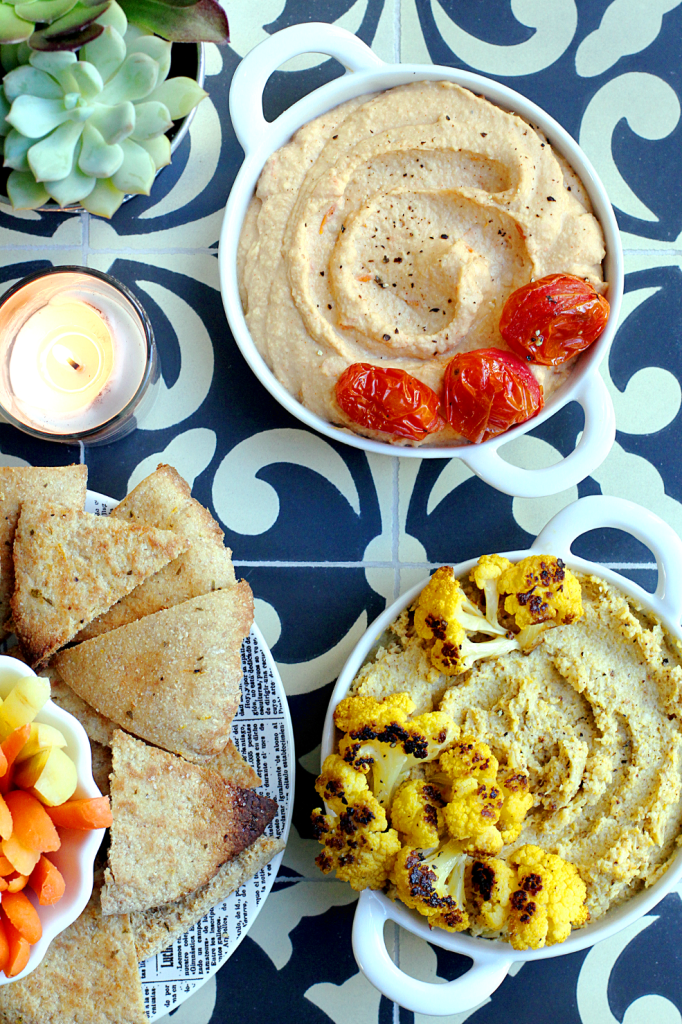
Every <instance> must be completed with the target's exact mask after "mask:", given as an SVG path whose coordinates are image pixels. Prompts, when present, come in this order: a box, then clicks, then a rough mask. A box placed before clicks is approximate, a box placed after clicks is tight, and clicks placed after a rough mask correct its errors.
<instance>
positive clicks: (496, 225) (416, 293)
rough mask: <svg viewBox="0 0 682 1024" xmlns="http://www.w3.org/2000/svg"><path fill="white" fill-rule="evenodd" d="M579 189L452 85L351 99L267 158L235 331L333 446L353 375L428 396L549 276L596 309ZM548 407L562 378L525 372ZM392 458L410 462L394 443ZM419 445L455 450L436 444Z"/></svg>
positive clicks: (538, 140) (541, 147)
mask: <svg viewBox="0 0 682 1024" xmlns="http://www.w3.org/2000/svg"><path fill="white" fill-rule="evenodd" d="M603 257H604V240H603V235H602V231H601V227H600V225H599V223H598V221H597V220H596V219H595V217H594V216H593V214H592V212H591V207H590V203H589V199H588V197H587V194H586V192H585V189H584V187H583V186H582V184H581V183H580V181H579V180H578V179H577V177H576V175H575V174H574V172H573V171H572V170H571V169H570V168H569V167H568V165H567V164H566V163H565V161H563V159H562V158H560V157H558V156H557V154H555V153H554V151H553V150H552V148H551V146H550V144H549V142H548V141H547V140H546V139H545V138H544V136H543V135H542V134H541V133H540V132H539V131H538V130H536V129H534V128H533V127H532V126H531V125H529V124H528V123H527V122H525V121H523V120H522V119H521V118H520V117H517V116H516V115H515V114H510V113H507V112H505V111H503V110H501V109H500V108H499V107H496V106H494V105H493V104H492V103H490V102H488V100H485V99H483V98H482V97H479V96H474V95H473V94H472V93H471V92H468V91H467V90H466V89H462V88H460V87H459V86H457V85H454V84H453V83H451V82H416V83H413V84H411V85H405V86H399V87H397V88H395V89H390V90H389V91H387V92H384V93H380V94H378V95H370V96H361V97H359V98H358V99H354V100H351V101H349V102H347V103H344V104H343V105H341V106H339V107H336V108H335V109H334V110H331V111H330V112H329V113H328V114H324V115H323V116H322V117H319V118H317V119H316V120H315V121H311V122H310V123H309V124H307V125H305V126H304V127H303V128H301V129H300V131H298V132H297V134H296V135H295V136H294V137H293V139H292V140H291V142H289V143H288V144H287V145H286V146H284V147H282V148H281V149H279V150H277V151H276V152H275V153H273V154H272V156H271V157H270V158H269V160H268V161H267V163H266V164H265V167H264V169H263V172H262V174H261V177H260V180H259V182H258V186H257V189H256V194H255V196H254V198H253V200H252V201H251V205H250V207H249V209H248V211H247V214H246V218H245V220H244V225H243V228H242V234H241V238H240V245H239V254H238V275H239V282H240V292H241V299H242V304H243V308H244V311H245V315H246V321H247V324H248V327H249V330H250V332H251V336H252V338H253V340H254V342H255V344H256V347H257V348H258V350H259V352H260V353H261V355H262V356H263V358H264V359H265V361H266V363H267V364H268V366H269V367H270V368H271V369H272V371H273V372H274V374H275V376H276V377H277V378H278V380H279V381H280V382H281V383H282V384H283V385H284V387H285V388H286V389H287V390H288V391H289V392H290V393H291V394H292V395H294V396H295V397H296V398H297V399H298V400H299V401H300V402H301V403H302V404H303V405H304V406H306V407H307V408H308V409H310V410H312V412H314V413H316V414H317V415H318V416H320V417H322V418H323V419H325V420H328V421H329V422H331V423H333V424H335V425H337V426H340V427H342V428H347V429H350V430H352V431H354V432H356V433H362V434H364V435H366V436H368V437H373V438H376V439H378V440H384V441H386V440H387V439H389V440H390V439H391V438H390V435H387V434H385V433H380V432H377V431H372V430H365V429H363V428H362V427H359V426H358V425H357V424H354V423H353V422H352V421H351V420H350V419H349V418H348V417H347V416H346V414H345V413H344V412H342V410H341V409H340V407H339V406H338V404H337V402H336V399H335V392H334V387H335V384H336V382H337V380H338V378H339V377H340V375H341V374H342V373H343V371H344V370H345V369H346V368H347V367H348V366H349V365H351V364H352V363H358V362H365V363H367V362H368V363H373V364H375V365H383V366H395V367H399V368H400V369H403V370H406V371H407V372H408V373H410V374H412V375H413V376H415V377H417V378H419V379H420V380H422V381H423V382H424V383H426V384H428V385H429V386H430V387H431V388H432V389H433V390H434V391H436V392H437V393H438V394H440V391H441V384H442V378H443V373H444V371H445V367H446V365H447V363H448V362H449V361H450V359H451V358H452V357H453V355H455V353H457V352H462V351H470V350H472V349H480V348H487V347H490V346H495V347H498V348H502V349H505V350H507V346H506V345H505V343H504V341H503V340H502V337H501V335H500V332H499V327H498V324H499V318H500V313H501V310H502V306H503V305H504V302H505V300H506V299H507V298H508V296H509V295H510V294H511V292H512V291H514V290H515V289H517V288H519V287H521V286H522V285H524V284H527V283H528V282H529V281H531V280H533V279H537V278H540V277H544V276H545V275H547V274H552V273H568V274H575V275H577V276H579V277H583V278H586V279H588V280H589V281H590V282H591V283H592V284H593V285H594V286H595V287H596V288H597V290H598V291H602V292H603V291H604V287H605V286H604V283H603V280H602V269H601V262H602V259H603ZM531 369H532V372H533V374H534V375H535V376H536V378H537V380H538V382H539V383H540V384H541V385H542V387H543V389H544V397H545V400H547V399H548V398H549V397H550V395H551V394H552V392H553V391H554V390H555V389H556V388H557V387H558V386H559V385H560V384H561V383H562V382H563V381H564V380H565V379H566V376H567V375H568V373H569V372H570V369H571V363H567V364H564V365H563V366H560V367H545V366H532V367H531ZM394 440H395V441H396V443H399V444H414V443H415V442H408V441H405V440H404V439H398V438H394ZM421 443H426V444H437V445H441V444H458V443H467V442H465V440H464V439H463V438H462V437H461V436H460V435H459V434H457V433H456V432H455V431H454V430H453V429H452V428H451V427H450V426H448V427H446V428H445V429H443V430H441V431H440V432H438V433H435V434H431V435H430V436H429V437H428V438H427V440H426V442H421Z"/></svg>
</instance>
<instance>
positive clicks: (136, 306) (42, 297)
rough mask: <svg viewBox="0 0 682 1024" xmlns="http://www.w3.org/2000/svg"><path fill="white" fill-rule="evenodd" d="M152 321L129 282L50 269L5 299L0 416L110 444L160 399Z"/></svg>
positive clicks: (61, 436) (44, 432)
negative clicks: (158, 395)
mask: <svg viewBox="0 0 682 1024" xmlns="http://www.w3.org/2000/svg"><path fill="white" fill-rule="evenodd" d="M159 376H160V367H159V360H158V354H157V349H156V343H155V341H154V332H153V331H152V325H151V323H150V321H149V317H148V316H147V314H146V313H145V311H144V309H143V308H142V306H141V305H140V303H139V301H138V300H137V298H136V297H135V296H134V295H133V294H132V292H131V291H129V290H128V288H126V287H125V285H123V284H121V283H120V282H119V281H117V280H116V279H115V278H113V277H111V276H110V275H108V274H102V273H100V272H99V271H98V270H89V269H87V268H85V267H51V268H50V269H49V270H45V271H40V272H39V273H37V274H32V275H31V276H30V277H25V278H24V279H23V280H22V281H19V283H18V284H16V285H14V287H12V288H10V289H9V290H8V291H7V292H5V294H4V295H3V296H2V297H1V298H0V416H2V418H4V419H5V420H6V421H7V422H8V423H12V424H13V425H14V426H15V427H18V428H19V430H23V431H25V433H27V434H31V435H32V436H33V437H38V438H41V439H43V440H47V441H62V442H65V443H70V444H73V443H74V442H76V441H83V442H84V443H85V444H90V445H98V444H109V443H111V442H112V441H118V440H120V438H122V437H125V436H126V434H129V433H130V432H131V431H132V430H134V429H135V427H136V426H137V425H138V423H139V422H141V421H142V420H143V419H144V417H145V416H146V415H147V414H148V412H149V410H150V409H151V406H152V404H153V402H154V399H155V398H156V394H157V392H158V388H157V387H156V386H155V385H156V384H157V383H158V380H159Z"/></svg>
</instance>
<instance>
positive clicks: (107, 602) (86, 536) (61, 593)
mask: <svg viewBox="0 0 682 1024" xmlns="http://www.w3.org/2000/svg"><path fill="white" fill-rule="evenodd" d="M189 544H190V542H189V541H188V540H187V539H186V538H182V537H178V536H176V535H175V534H174V533H171V532H170V531H169V530H157V529H154V528H150V527H146V526H137V525H128V524H127V523H121V522H119V521H117V520H113V519H111V518H110V517H109V516H95V515H91V514H90V513H89V512H77V511H74V510H73V509H67V508H64V507H63V506H59V505H43V506H36V505H29V504H26V503H25V504H23V505H22V507H21V514H20V516H19V521H18V523H17V528H16V532H15V536H14V574H15V588H14V593H13V595H12V599H11V602H10V604H11V608H12V618H13V621H14V629H15V632H16V634H17V637H18V639H19V643H20V645H21V647H22V649H23V650H24V651H25V652H26V654H27V655H28V658H29V662H30V664H31V665H32V666H34V667H35V665H39V664H41V663H42V662H43V661H45V660H46V659H47V658H49V657H50V655H51V654H53V653H54V651H56V650H58V649H59V648H60V647H63V646H64V644H66V643H68V641H69V640H72V639H73V637H74V636H75V635H76V633H77V632H78V630H79V629H80V628H81V626H82V624H83V623H84V622H89V621H90V619H92V618H94V617H95V616H96V615H99V614H100V613H101V612H103V611H106V609H107V608H110V607H111V605H112V604H114V603H115V602H116V601H118V600H119V598H120V597H122V596H123V595H124V594H129V593H130V591H131V590H133V589H134V588H135V587H136V586H137V585H138V584H139V583H141V582H142V581H143V580H144V579H146V578H147V577H148V576H151V575H152V574H153V573H155V572H158V570H159V569H161V568H162V567H163V566H164V565H166V564H167V563H168V562H170V561H172V560H173V559H174V558H176V557H177V556H178V555H179V554H180V553H181V552H182V551H185V550H187V548H188V547H189Z"/></svg>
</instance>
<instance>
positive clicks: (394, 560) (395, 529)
mask: <svg viewBox="0 0 682 1024" xmlns="http://www.w3.org/2000/svg"><path fill="white" fill-rule="evenodd" d="M392 473H393V502H392V506H393V507H392V509H391V519H392V522H391V565H392V567H393V600H394V601H395V600H396V598H397V597H398V595H399V594H400V469H399V463H398V459H394V460H393V469H392Z"/></svg>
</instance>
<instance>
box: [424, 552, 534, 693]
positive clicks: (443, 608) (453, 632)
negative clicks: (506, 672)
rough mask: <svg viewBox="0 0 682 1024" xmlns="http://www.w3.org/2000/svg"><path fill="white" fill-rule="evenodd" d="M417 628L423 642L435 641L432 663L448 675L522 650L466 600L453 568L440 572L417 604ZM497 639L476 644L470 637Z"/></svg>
mask: <svg viewBox="0 0 682 1024" xmlns="http://www.w3.org/2000/svg"><path fill="white" fill-rule="evenodd" d="M414 628H415V631H416V633H417V635H418V636H420V637H421V638H422V639H423V640H433V641H434V644H433V647H432V648H431V661H432V663H433V664H434V665H435V667H436V668H437V669H438V670H439V672H442V673H443V674H444V675H448V676H452V675H460V674H461V673H462V672H466V671H467V669H469V668H471V666H472V665H473V664H474V662H476V661H478V660H479V659H480V658H490V657H499V656H500V655H502V654H506V653H507V652H508V651H513V650H518V649H519V645H518V643H517V641H516V640H512V639H509V638H508V637H507V636H505V631H504V629H503V628H502V626H500V625H499V623H497V622H495V623H492V622H491V621H489V619H487V618H486V617H485V616H484V615H482V614H481V612H480V610H479V609H478V608H477V607H476V605H475V604H473V603H472V602H471V601H470V600H469V598H468V597H467V596H466V594H465V593H464V591H463V590H462V587H461V586H460V583H459V580H457V579H456V578H455V575H454V573H453V570H452V567H451V566H443V567H442V568H441V569H437V570H436V572H435V573H434V574H433V576H432V577H431V579H430V580H429V582H428V583H427V585H426V586H425V587H424V589H423V590H422V592H421V594H420V595H419V598H418V600H417V605H416V608H415V612H414ZM476 633H484V634H488V635H493V637H494V639H492V640H481V641H475V642H474V641H473V640H470V639H469V636H468V635H467V634H476Z"/></svg>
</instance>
